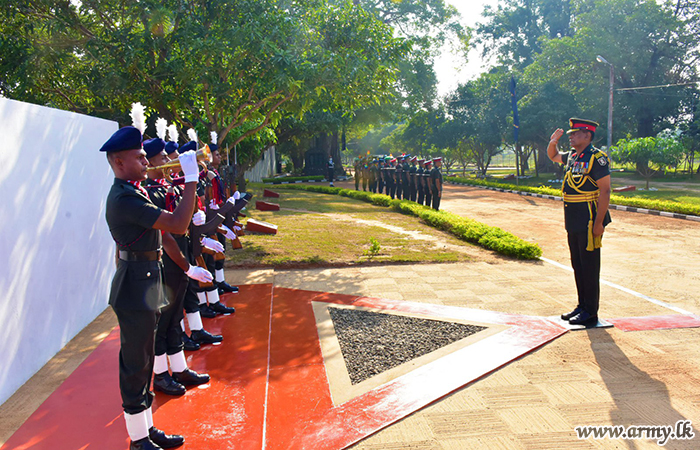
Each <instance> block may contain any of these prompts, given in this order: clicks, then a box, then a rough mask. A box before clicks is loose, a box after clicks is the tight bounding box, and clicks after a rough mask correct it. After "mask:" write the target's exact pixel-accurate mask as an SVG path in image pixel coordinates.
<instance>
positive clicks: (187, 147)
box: [177, 141, 197, 153]
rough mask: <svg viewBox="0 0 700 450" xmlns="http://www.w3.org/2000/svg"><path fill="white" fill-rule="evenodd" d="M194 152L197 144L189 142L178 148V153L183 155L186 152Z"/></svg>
mask: <svg viewBox="0 0 700 450" xmlns="http://www.w3.org/2000/svg"><path fill="white" fill-rule="evenodd" d="M189 150H194V151H197V143H196V142H195V141H190V142H188V143H187V144H185V145H183V146H182V147H180V148H178V149H177V151H178V153H185V152H186V151H189Z"/></svg>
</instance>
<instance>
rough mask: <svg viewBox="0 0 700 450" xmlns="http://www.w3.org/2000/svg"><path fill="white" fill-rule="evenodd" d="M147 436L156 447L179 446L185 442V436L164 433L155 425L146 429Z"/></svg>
mask: <svg viewBox="0 0 700 450" xmlns="http://www.w3.org/2000/svg"><path fill="white" fill-rule="evenodd" d="M148 437H149V438H150V439H151V441H153V443H154V444H156V445H158V446H159V447H158V448H173V447H179V446H181V445H182V444H184V443H185V438H184V437H182V436H180V435H179V434H165V432H164V431H161V430H159V429H158V428H156V427H151V429H150V430H148Z"/></svg>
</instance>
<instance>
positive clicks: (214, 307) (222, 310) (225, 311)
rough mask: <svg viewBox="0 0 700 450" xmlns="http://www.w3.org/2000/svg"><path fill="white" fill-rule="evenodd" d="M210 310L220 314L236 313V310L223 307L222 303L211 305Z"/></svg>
mask: <svg viewBox="0 0 700 450" xmlns="http://www.w3.org/2000/svg"><path fill="white" fill-rule="evenodd" d="M209 308H210V309H211V310H212V311H214V312H216V313H219V314H233V313H235V312H236V308H229V307H228V306H226V305H222V304H221V302H216V303H211V304H210V305H209Z"/></svg>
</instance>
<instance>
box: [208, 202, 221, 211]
mask: <svg viewBox="0 0 700 450" xmlns="http://www.w3.org/2000/svg"><path fill="white" fill-rule="evenodd" d="M209 209H213V210H214V211H216V210H217V209H219V205H217V204H216V202H215V201H214V200H211V201H210V202H209Z"/></svg>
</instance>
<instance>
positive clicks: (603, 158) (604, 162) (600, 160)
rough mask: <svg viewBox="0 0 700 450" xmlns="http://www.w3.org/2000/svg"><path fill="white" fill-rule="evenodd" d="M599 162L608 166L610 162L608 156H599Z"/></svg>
mask: <svg viewBox="0 0 700 450" xmlns="http://www.w3.org/2000/svg"><path fill="white" fill-rule="evenodd" d="M598 164H600V165H601V166H606V165H607V164H608V158H606V157H605V156H601V157H600V158H598Z"/></svg>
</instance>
